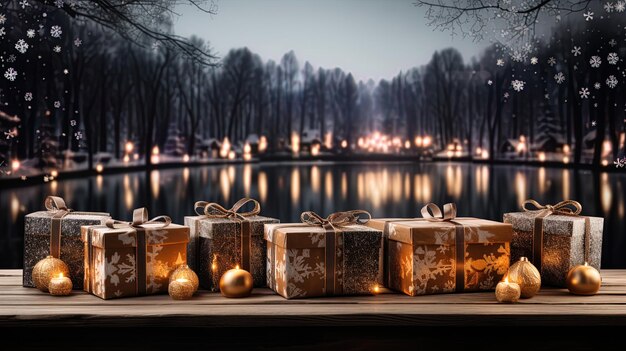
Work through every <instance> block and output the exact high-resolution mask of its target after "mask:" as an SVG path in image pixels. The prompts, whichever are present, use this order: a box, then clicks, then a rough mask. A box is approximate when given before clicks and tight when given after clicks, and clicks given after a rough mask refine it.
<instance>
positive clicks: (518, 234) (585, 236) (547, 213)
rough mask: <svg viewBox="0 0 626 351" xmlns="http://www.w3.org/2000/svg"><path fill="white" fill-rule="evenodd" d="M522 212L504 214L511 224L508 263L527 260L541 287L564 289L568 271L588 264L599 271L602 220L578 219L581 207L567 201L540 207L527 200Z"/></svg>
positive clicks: (578, 204) (536, 203)
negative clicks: (509, 258)
mask: <svg viewBox="0 0 626 351" xmlns="http://www.w3.org/2000/svg"><path fill="white" fill-rule="evenodd" d="M522 208H523V210H524V211H523V212H512V213H505V214H504V222H506V223H511V224H512V225H513V241H512V243H511V260H512V261H513V262H515V261H517V260H519V259H520V257H522V256H524V257H527V258H528V259H529V260H530V261H531V262H532V263H533V264H534V265H535V267H537V269H538V270H539V272H540V273H541V284H545V285H552V286H557V287H564V286H565V279H566V278H567V273H568V272H569V270H570V268H572V267H574V266H576V265H579V264H583V263H585V262H587V263H589V265H590V266H593V267H595V268H596V269H598V270H600V260H601V256H602V229H603V225H604V219H603V218H600V217H585V216H581V215H580V213H581V211H582V206H581V205H580V203H578V202H577V201H572V200H567V201H562V202H559V203H558V204H556V205H545V206H544V205H541V204H539V203H538V202H536V201H535V200H527V201H525V202H524V204H523V205H522Z"/></svg>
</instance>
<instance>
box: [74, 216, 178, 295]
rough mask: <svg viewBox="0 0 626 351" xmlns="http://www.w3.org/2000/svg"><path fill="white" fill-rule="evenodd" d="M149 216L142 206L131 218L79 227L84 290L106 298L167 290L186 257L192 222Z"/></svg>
mask: <svg viewBox="0 0 626 351" xmlns="http://www.w3.org/2000/svg"><path fill="white" fill-rule="evenodd" d="M147 218H148V215H147V211H146V210H145V209H144V208H142V209H137V210H135V212H134V215H133V222H132V223H126V222H119V221H112V220H109V221H107V223H106V225H97V226H83V227H82V228H81V237H82V240H83V245H84V252H85V275H84V290H85V291H87V292H90V293H92V294H94V295H96V296H98V297H100V298H102V299H112V298H118V297H129V296H138V295H145V294H158V293H167V288H168V283H169V275H170V273H171V272H172V271H173V270H174V269H176V268H177V267H178V266H180V265H182V264H185V263H186V262H187V252H186V248H187V242H188V241H189V227H186V226H181V225H177V224H172V223H170V219H169V217H166V216H160V217H157V218H154V219H152V220H150V221H147ZM161 220H162V221H164V222H163V223H159V221H161Z"/></svg>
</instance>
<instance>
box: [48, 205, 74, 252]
mask: <svg viewBox="0 0 626 351" xmlns="http://www.w3.org/2000/svg"><path fill="white" fill-rule="evenodd" d="M44 206H45V207H46V209H47V210H48V212H50V213H52V222H51V224H50V255H51V256H52V257H56V258H59V257H60V256H61V219H63V217H65V216H67V215H68V214H69V213H70V212H72V210H71V209H69V208H67V205H65V200H63V198H62V197H59V196H48V197H46V200H45V201H44Z"/></svg>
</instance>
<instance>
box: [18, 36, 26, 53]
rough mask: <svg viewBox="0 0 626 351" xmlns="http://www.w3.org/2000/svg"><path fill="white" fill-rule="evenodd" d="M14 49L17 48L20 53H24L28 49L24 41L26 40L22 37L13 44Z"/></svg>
mask: <svg viewBox="0 0 626 351" xmlns="http://www.w3.org/2000/svg"><path fill="white" fill-rule="evenodd" d="M15 50H17V51H18V52H19V53H21V54H25V53H26V50H28V44H27V43H26V41H24V39H20V40H18V41H17V43H16V44H15Z"/></svg>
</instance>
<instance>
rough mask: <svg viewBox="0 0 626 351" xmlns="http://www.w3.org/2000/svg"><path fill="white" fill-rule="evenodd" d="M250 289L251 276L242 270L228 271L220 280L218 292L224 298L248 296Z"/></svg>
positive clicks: (251, 284)
mask: <svg viewBox="0 0 626 351" xmlns="http://www.w3.org/2000/svg"><path fill="white" fill-rule="evenodd" d="M252 287H253V280H252V274H250V272H248V271H246V270H243V269H239V268H235V269H230V270H228V271H226V273H224V275H222V277H221V278H220V291H221V292H222V295H224V296H226V297H246V296H250V293H252Z"/></svg>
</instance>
